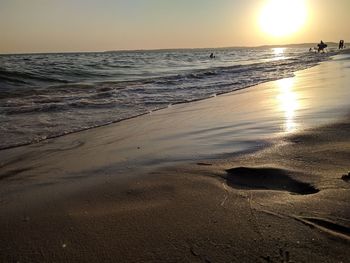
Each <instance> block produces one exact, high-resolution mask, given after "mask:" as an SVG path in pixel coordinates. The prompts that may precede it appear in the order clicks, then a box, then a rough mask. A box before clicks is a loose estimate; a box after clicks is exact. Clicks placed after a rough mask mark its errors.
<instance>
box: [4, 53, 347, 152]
mask: <svg viewBox="0 0 350 263" xmlns="http://www.w3.org/2000/svg"><path fill="white" fill-rule="evenodd" d="M346 53H348V50H341V51H332V52H330V53H329V54H327V57H328V59H326V60H325V61H329V60H330V59H331V58H332V57H334V56H336V55H337V54H346ZM319 63H320V62H318V64H316V65H313V66H311V67H309V68H312V67H314V66H317V65H319ZM321 63H322V62H321ZM306 69H308V68H306ZM302 70H304V69H302ZM302 70H299V71H302ZM291 74H292V75H293V76H294V73H291ZM282 75H283V74H282ZM283 78H286V76H284V77H283V76H280V77H277V78H273V79H270V80H265V81H263V82H260V83H258V84H257V83H255V84H248V85H247V86H246V87H244V88H238V89H236V90H231V91H223V92H218V93H215V94H213V95H211V96H209V97H205V98H197V99H193V100H190V101H181V102H177V103H172V104H169V105H167V106H162V107H160V108H157V109H153V110H151V112H155V111H159V110H163V109H166V108H167V107H169V106H170V107H171V106H175V105H179V104H187V103H193V102H196V101H202V100H207V99H211V98H212V97H215V96H221V95H225V94H231V93H232V94H233V93H235V92H237V91H240V90H244V89H247V88H251V87H254V86H257V85H261V84H264V83H268V82H271V81H276V80H280V79H283ZM149 113H150V111H146V112H143V113H139V114H137V115H134V116H129V117H125V118H122V119H117V120H113V121H108V122H107V123H103V124H98V125H95V124H94V125H95V126H90V127H85V128H79V129H78V130H74V129H73V130H70V131H66V130H62V131H60V132H59V133H56V134H51V135H50V134H49V133H48V134H42V135H40V134H37V135H36V137H35V136H34V134H33V136H34V137H33V136H32V138H31V139H30V138H21V139H20V140H19V143H17V144H14V143H12V144H10V145H9V144H4V145H3V146H2V147H0V151H1V150H6V149H11V148H15V147H21V146H27V145H31V144H35V143H38V142H42V141H46V140H49V139H54V138H58V137H61V136H66V135H69V134H74V133H79V132H82V131H86V130H90V129H95V128H99V127H104V126H108V125H111V124H114V123H118V122H121V121H125V120H128V119H132V118H137V117H140V116H143V115H147V114H149ZM38 136H39V137H38ZM41 136H42V137H41Z"/></svg>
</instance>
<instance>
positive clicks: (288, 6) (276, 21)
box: [259, 0, 307, 37]
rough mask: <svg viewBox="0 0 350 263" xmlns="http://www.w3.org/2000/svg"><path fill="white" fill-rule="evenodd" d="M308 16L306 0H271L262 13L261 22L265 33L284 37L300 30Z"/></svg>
mask: <svg viewBox="0 0 350 263" xmlns="http://www.w3.org/2000/svg"><path fill="white" fill-rule="evenodd" d="M306 16H307V11H306V6H305V1H304V0H269V1H268V3H267V4H266V5H265V6H264V8H263V9H262V11H261V15H260V21H259V22H260V26H261V29H262V30H263V31H264V32H265V33H268V34H269V35H272V36H274V37H282V36H288V35H291V34H293V33H295V32H297V31H298V30H300V29H301V27H302V26H303V25H304V23H305V21H306Z"/></svg>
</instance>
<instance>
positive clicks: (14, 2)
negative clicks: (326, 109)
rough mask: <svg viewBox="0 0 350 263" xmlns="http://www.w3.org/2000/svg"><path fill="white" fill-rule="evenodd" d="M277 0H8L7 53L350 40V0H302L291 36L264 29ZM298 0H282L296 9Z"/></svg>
mask: <svg viewBox="0 0 350 263" xmlns="http://www.w3.org/2000/svg"><path fill="white" fill-rule="evenodd" d="M271 1H272V2H273V1H274V2H276V1H284V0H0V53H32V52H34V53H35V52H76V51H106V50H125V49H128V50H133V49H163V48H204V47H208V48H210V47H231V46H259V45H268V44H278V45H279V44H280V45H282V44H292V43H306V42H319V41H320V40H321V39H323V40H324V41H334V42H337V41H339V40H340V39H345V40H346V41H347V40H350V26H349V17H350V15H349V10H350V0H298V1H302V2H303V4H304V6H305V10H306V18H305V21H304V22H303V24H302V25H301V27H300V28H299V29H298V30H297V31H295V32H293V33H289V34H286V35H283V36H275V35H272V34H269V32H266V31H264V30H263V29H262V26H261V23H262V22H261V13H262V10H264V8H265V7H266V6H267V5H268V3H269V2H271ZM293 1H296V0H288V1H285V3H286V4H283V5H282V6H284V9H286V10H292V9H288V6H287V5H288V4H287V3H288V2H289V3H292V2H293ZM273 5H276V4H273ZM294 12H298V11H294ZM270 14H271V13H269V15H268V16H271V15H270ZM297 15H298V14H295V16H294V15H292V14H290V19H293V17H297ZM280 17H281V19H283V17H284V15H281V16H280ZM272 24H279V23H275V22H274V21H272ZM347 38H348V39H347Z"/></svg>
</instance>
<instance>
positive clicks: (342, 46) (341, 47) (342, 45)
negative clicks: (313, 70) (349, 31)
mask: <svg viewBox="0 0 350 263" xmlns="http://www.w3.org/2000/svg"><path fill="white" fill-rule="evenodd" d="M343 48H344V40H340V41H339V49H343Z"/></svg>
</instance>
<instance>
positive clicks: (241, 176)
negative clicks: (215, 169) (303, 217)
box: [226, 167, 319, 195]
mask: <svg viewBox="0 0 350 263" xmlns="http://www.w3.org/2000/svg"><path fill="white" fill-rule="evenodd" d="M226 172H227V176H226V181H227V184H228V185H229V186H231V187H232V188H238V189H248V190H259V189H261V190H276V191H288V192H291V193H295V194H301V195H308V194H315V193H317V192H319V190H318V189H317V188H315V187H314V186H312V185H311V184H308V183H304V182H300V181H298V180H295V179H293V178H292V177H291V172H289V171H287V170H283V169H276V168H249V167H237V168H232V169H229V170H226Z"/></svg>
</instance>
